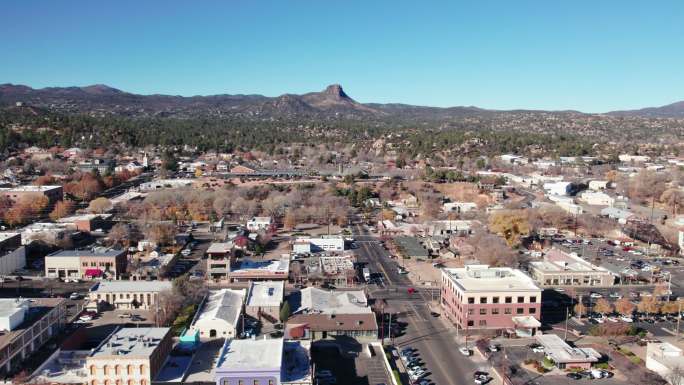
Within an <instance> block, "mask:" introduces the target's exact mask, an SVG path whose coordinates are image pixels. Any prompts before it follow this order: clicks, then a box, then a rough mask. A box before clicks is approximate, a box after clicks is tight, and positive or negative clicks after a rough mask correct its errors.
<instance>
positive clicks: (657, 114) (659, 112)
mask: <svg viewBox="0 0 684 385" xmlns="http://www.w3.org/2000/svg"><path fill="white" fill-rule="evenodd" d="M608 115H612V116H641V117H648V118H684V101H681V102H676V103H672V104H668V105H665V106H661V107H647V108H641V109H638V110H624V111H612V112H609V113H608Z"/></svg>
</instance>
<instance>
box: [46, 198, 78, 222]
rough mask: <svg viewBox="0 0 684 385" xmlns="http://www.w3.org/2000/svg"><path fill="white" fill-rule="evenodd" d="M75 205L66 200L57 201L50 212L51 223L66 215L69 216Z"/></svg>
mask: <svg viewBox="0 0 684 385" xmlns="http://www.w3.org/2000/svg"><path fill="white" fill-rule="evenodd" d="M74 209H75V205H74V202H72V201H69V200H66V201H57V203H56V204H55V207H54V208H53V209H52V211H51V212H50V214H49V217H50V219H52V220H53V221H56V220H58V219H60V218H64V217H66V216H67V215H70V214H71V213H73V212H74Z"/></svg>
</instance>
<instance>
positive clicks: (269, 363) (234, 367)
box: [216, 338, 284, 372]
mask: <svg viewBox="0 0 684 385" xmlns="http://www.w3.org/2000/svg"><path fill="white" fill-rule="evenodd" d="M283 344H284V340H283V339H282V338H277V339H265V340H249V339H247V340H235V339H233V340H226V343H225V344H224V345H223V349H222V350H221V357H220V359H219V363H218V366H217V367H216V370H217V371H218V370H221V371H255V372H256V371H260V370H264V369H265V370H280V367H281V364H282V361H283ZM266 352H268V354H265V353H266Z"/></svg>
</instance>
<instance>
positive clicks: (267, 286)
mask: <svg viewBox="0 0 684 385" xmlns="http://www.w3.org/2000/svg"><path fill="white" fill-rule="evenodd" d="M284 292H285V282H283V281H256V282H252V284H251V286H250V288H249V297H248V298H247V306H261V307H266V306H280V303H281V302H283V293H284Z"/></svg>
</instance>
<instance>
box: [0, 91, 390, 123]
mask: <svg viewBox="0 0 684 385" xmlns="http://www.w3.org/2000/svg"><path fill="white" fill-rule="evenodd" d="M17 102H22V103H23V104H26V105H31V106H36V107H44V108H48V109H50V110H53V111H59V112H69V113H74V112H79V113H93V112H95V113H104V114H107V113H109V114H118V115H128V116H156V115H163V116H177V117H188V116H198V115H209V116H215V115H218V116H230V115H236V116H259V117H292V116H298V115H303V116H311V117H315V116H317V115H332V116H340V115H342V116H348V117H362V116H367V115H378V116H382V115H385V112H383V111H380V110H376V109H374V108H372V107H368V106H366V105H363V104H361V103H358V102H356V101H355V100H354V99H352V98H350V97H349V96H348V95H347V94H346V93H345V92H344V90H343V89H342V87H341V86H340V85H338V84H334V85H331V86H328V87H327V88H326V89H325V90H323V91H321V92H311V93H307V94H304V95H294V94H284V95H281V96H278V97H266V96H262V95H227V94H226V95H211V96H190V97H183V96H172V95H138V94H133V93H129V92H125V91H121V90H118V89H116V88H112V87H109V86H106V85H102V84H97V85H92V86H87V87H63V88H59V87H48V88H41V89H33V88H31V87H27V86H23V85H14V84H2V85H0V105H5V106H11V105H15V104H16V103H17Z"/></svg>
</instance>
